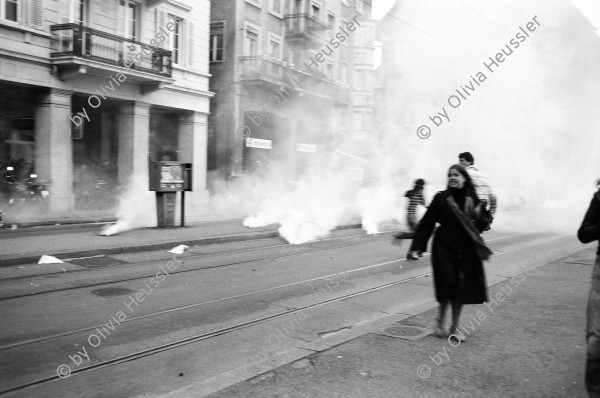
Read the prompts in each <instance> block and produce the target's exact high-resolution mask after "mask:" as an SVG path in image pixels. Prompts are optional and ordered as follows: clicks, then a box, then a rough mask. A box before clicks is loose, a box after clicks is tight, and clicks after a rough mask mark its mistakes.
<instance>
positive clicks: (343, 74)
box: [340, 62, 348, 83]
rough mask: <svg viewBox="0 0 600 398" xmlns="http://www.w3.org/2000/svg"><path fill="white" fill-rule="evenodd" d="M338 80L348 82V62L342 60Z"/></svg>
mask: <svg viewBox="0 0 600 398" xmlns="http://www.w3.org/2000/svg"><path fill="white" fill-rule="evenodd" d="M340 80H341V81H342V82H343V83H348V63H346V62H342V65H341V67H340Z"/></svg>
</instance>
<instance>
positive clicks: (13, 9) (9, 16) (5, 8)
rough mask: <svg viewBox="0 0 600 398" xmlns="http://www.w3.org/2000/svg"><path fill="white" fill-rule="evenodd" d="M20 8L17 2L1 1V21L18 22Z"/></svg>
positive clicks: (10, 0) (15, 0)
mask: <svg viewBox="0 0 600 398" xmlns="http://www.w3.org/2000/svg"><path fill="white" fill-rule="evenodd" d="M20 6H21V4H20V1H19V0H2V19H4V20H7V21H13V22H19V11H20Z"/></svg>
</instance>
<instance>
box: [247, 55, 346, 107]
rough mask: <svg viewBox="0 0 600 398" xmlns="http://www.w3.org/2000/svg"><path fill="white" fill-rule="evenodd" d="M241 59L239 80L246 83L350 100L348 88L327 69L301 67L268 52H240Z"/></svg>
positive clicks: (334, 99)
mask: <svg viewBox="0 0 600 398" xmlns="http://www.w3.org/2000/svg"><path fill="white" fill-rule="evenodd" d="M239 61H240V70H241V72H240V80H241V81H242V82H243V83H245V84H252V85H265V86H271V87H291V88H293V89H294V90H295V91H296V92H297V93H299V94H302V95H303V96H304V95H308V96H316V97H320V98H324V99H327V100H330V101H334V102H340V103H343V104H348V103H349V101H350V96H349V89H348V88H347V87H345V86H344V85H342V84H340V83H339V82H336V81H334V80H332V79H331V78H330V77H329V76H327V75H326V74H325V73H324V72H321V71H318V70H314V71H311V72H310V73H309V72H307V71H302V70H300V69H296V68H294V67H292V66H289V65H288V64H287V63H286V62H284V61H280V60H277V59H275V58H272V57H269V56H267V55H246V56H241V57H239Z"/></svg>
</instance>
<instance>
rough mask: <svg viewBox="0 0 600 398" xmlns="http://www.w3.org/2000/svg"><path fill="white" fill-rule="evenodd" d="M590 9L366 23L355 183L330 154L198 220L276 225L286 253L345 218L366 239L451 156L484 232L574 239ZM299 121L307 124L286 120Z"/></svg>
mask: <svg viewBox="0 0 600 398" xmlns="http://www.w3.org/2000/svg"><path fill="white" fill-rule="evenodd" d="M584 3H585V6H581V4H584ZM578 4H579V5H580V6H579V8H578V7H577V5H578ZM599 9H600V5H598V4H597V3H596V2H591V1H589V2H588V1H585V0H578V1H575V3H573V4H572V3H570V2H569V1H567V0H543V1H542V0H535V1H528V2H526V3H523V2H516V1H513V0H505V1H501V2H498V1H492V0H477V1H475V0H463V1H449V2H446V1H432V0H405V1H401V2H399V4H398V5H397V7H396V8H395V9H393V10H391V12H390V14H391V16H387V17H384V18H383V19H382V20H381V21H379V25H380V28H381V30H380V34H381V41H382V43H383V62H382V66H381V69H380V70H379V71H377V72H376V73H377V74H378V76H379V78H378V79H379V80H380V86H381V87H382V88H383V90H382V92H381V95H380V96H378V97H380V98H381V99H382V101H378V102H376V107H377V108H376V113H377V117H376V118H375V120H377V122H376V125H374V126H373V128H372V130H373V131H374V132H375V133H374V134H373V136H372V137H370V141H363V142H362V144H361V145H362V146H364V147H369V148H368V152H370V153H371V154H372V155H371V156H369V157H368V158H367V159H366V161H368V164H367V163H365V164H363V165H362V166H361V167H363V168H364V170H365V171H364V174H365V179H364V181H363V183H362V184H358V183H357V182H356V178H352V176H351V175H350V172H349V170H350V165H349V164H348V163H344V162H343V161H340V155H339V154H337V153H336V152H335V151H334V152H333V153H329V154H325V156H323V157H320V158H319V160H318V161H316V162H314V163H313V164H312V165H311V167H309V168H308V170H307V173H306V174H305V176H304V178H302V179H301V181H299V182H297V183H296V184H295V185H292V186H290V183H289V178H288V180H287V181H288V182H283V181H285V180H286V179H285V178H279V177H277V178H275V179H271V180H269V177H267V178H266V179H262V180H253V183H252V185H251V186H250V187H248V190H245V189H243V188H240V189H238V190H236V191H235V193H232V194H230V196H229V198H230V199H231V200H229V201H228V202H227V201H225V202H224V201H223V200H222V199H223V197H224V196H220V197H218V200H217V202H218V203H215V201H213V203H211V206H212V209H214V210H215V211H219V212H222V214H223V215H226V216H229V215H231V213H230V211H231V210H232V209H233V210H239V206H240V204H243V205H244V209H245V210H247V211H248V213H246V214H252V216H250V217H248V218H247V219H246V220H245V222H244V225H246V226H248V227H257V226H262V225H267V224H273V223H279V224H280V225H281V228H280V233H281V234H282V236H283V237H284V238H285V239H287V240H288V241H289V242H291V243H302V242H306V241H309V240H313V239H316V238H319V237H323V236H326V235H327V234H328V233H329V231H331V230H332V229H333V228H334V227H335V226H336V225H339V224H341V223H343V222H348V221H349V220H353V219H354V218H353V217H358V218H359V219H361V220H362V223H363V227H364V228H365V229H366V230H367V232H369V233H376V232H378V231H379V230H381V228H382V227H383V226H385V225H386V223H390V222H396V223H400V224H402V223H403V222H404V210H405V209H404V206H405V205H406V200H405V199H404V198H403V194H404V192H405V191H406V190H408V189H410V188H412V183H413V181H414V180H415V179H416V178H424V179H425V180H426V181H427V182H428V185H427V191H428V192H427V193H426V199H427V200H428V201H430V200H431V198H432V195H433V192H435V191H436V190H439V189H444V187H445V185H446V172H447V169H448V167H449V166H450V165H451V164H454V163H456V162H457V160H458V159H457V157H458V154H459V153H460V152H464V151H469V152H471V153H473V155H474V156H475V166H476V167H477V168H479V169H480V170H481V171H482V172H483V173H485V174H487V175H488V176H489V177H490V181H491V183H492V187H493V188H494V190H495V191H496V194H497V196H498V199H499V207H500V208H499V211H498V213H497V216H496V220H495V223H494V226H495V227H496V228H507V229H511V230H513V231H514V230H517V231H518V230H527V229H529V228H531V227H532V223H533V221H532V220H533V219H536V220H538V222H539V224H540V225H545V226H551V227H553V228H556V229H558V230H561V231H562V232H564V231H569V232H572V233H574V231H575V229H576V226H577V224H578V223H579V222H580V221H581V218H582V216H583V213H584V212H585V209H586V208H587V204H588V201H589V198H590V197H591V193H592V192H593V187H592V184H591V183H592V181H593V180H594V179H596V178H598V177H600V175H599V174H600V157H599V156H598V155H597V154H598V149H600V134H598V129H599V127H600V116H598V115H599V114H598V112H597V109H598V108H599V106H600V97H599V96H598V95H597V93H598V92H600V75H599V74H598V73H597V70H598V66H600V37H599V35H598V31H597V30H596V29H595V28H594V26H593V25H592V23H591V22H590V19H592V20H593V21H596V23H598V21H599V20H600V19H598V18H596V19H594V18H591V17H590V18H588V16H589V15H591V14H594V15H596V16H597V15H599V14H600V13H599V11H600V10H599ZM534 16H537V21H539V26H537V30H536V32H535V34H534V35H531V36H530V37H528V38H527V40H526V41H525V42H522V43H521V46H520V48H518V50H515V51H514V52H513V53H511V54H510V55H508V56H506V59H505V61H504V62H503V63H501V64H499V65H500V66H499V67H498V68H494V70H493V71H488V70H485V69H484V68H485V66H484V65H483V61H485V60H488V59H489V57H494V56H495V55H496V54H497V53H498V52H499V51H500V49H502V48H503V46H505V45H506V44H507V41H509V40H510V39H511V38H514V37H515V32H517V31H518V30H519V28H520V27H524V26H526V24H527V23H528V22H529V21H531V20H532V18H533V17H534ZM573 43H577V45H574V44H573ZM484 70H485V72H487V73H486V75H487V80H486V81H485V83H483V84H482V85H481V86H480V87H478V88H477V90H476V91H475V92H472V93H471V95H469V96H467V97H466V99H465V100H463V102H462V103H461V106H460V107H459V108H456V109H452V113H451V114H449V115H448V116H449V117H450V119H449V120H448V121H447V122H446V123H444V124H443V125H440V126H433V125H430V126H429V127H431V128H432V134H431V136H430V137H429V138H428V139H420V138H419V137H418V136H417V134H416V133H415V131H416V129H417V127H418V126H419V125H421V124H423V122H426V123H427V122H428V121H429V120H430V119H429V117H431V116H433V115H436V113H437V112H438V111H440V109H441V108H442V107H444V106H446V107H447V106H448V103H447V100H448V96H449V93H452V92H454V91H455V90H456V89H457V88H460V87H463V86H465V84H469V81H471V76H476V73H477V72H479V71H484ZM290 106H291V105H290ZM331 112H332V113H334V112H335V111H334V110H333V109H332V110H331ZM348 116H350V115H348ZM306 118H310V115H305V114H304V115H298V119H306ZM330 127H335V126H330ZM331 130H332V131H333V130H334V129H333V128H332V129H331ZM350 139H351V138H348V140H350ZM345 144H347V142H341V143H340V145H342V146H343V145H345ZM355 144H356V143H355ZM344 151H345V152H348V153H352V150H344ZM361 156H363V155H361ZM323 158H325V159H329V160H328V161H323ZM278 167H279V166H275V167H274V170H275V171H273V174H277V172H276V170H277V168H278ZM144 190H147V187H145V188H144ZM223 195H225V197H227V195H229V194H228V193H225V194H223ZM130 200H131V199H130ZM227 203H229V204H230V205H231V207H229V206H227ZM144 204H145V203H144ZM513 209H522V211H513ZM523 209H525V210H523ZM149 213H150V214H154V211H149ZM145 216H147V214H145ZM148 224H150V223H149V220H148V219H147V218H146V219H145V223H144V225H148ZM115 228H117V227H115Z"/></svg>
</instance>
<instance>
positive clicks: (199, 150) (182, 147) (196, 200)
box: [176, 112, 208, 223]
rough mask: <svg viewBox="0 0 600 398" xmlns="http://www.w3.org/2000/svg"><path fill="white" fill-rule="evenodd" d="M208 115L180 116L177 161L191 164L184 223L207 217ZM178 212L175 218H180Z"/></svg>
mask: <svg viewBox="0 0 600 398" xmlns="http://www.w3.org/2000/svg"><path fill="white" fill-rule="evenodd" d="M207 119H208V115H206V114H204V113H200V112H189V113H184V114H182V115H181V118H180V123H179V161H180V162H184V163H192V191H191V192H186V193H185V218H186V223H187V222H188V221H190V220H193V219H194V218H198V217H200V216H206V215H207V212H206V211H207V206H208V190H207V189H206V177H207V173H206V168H207V163H206V154H207V142H208V123H207ZM180 214H181V213H180V212H179V211H178V212H177V213H176V216H177V217H179V216H180Z"/></svg>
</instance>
